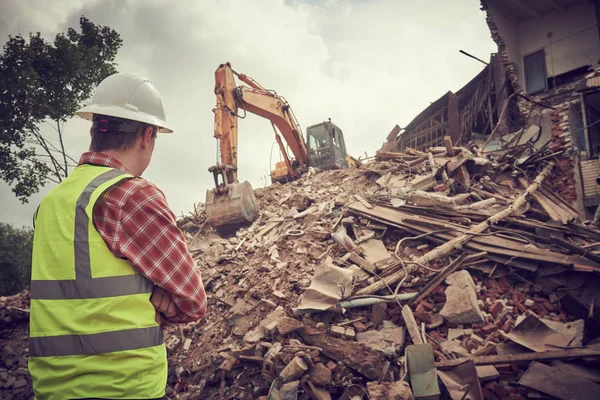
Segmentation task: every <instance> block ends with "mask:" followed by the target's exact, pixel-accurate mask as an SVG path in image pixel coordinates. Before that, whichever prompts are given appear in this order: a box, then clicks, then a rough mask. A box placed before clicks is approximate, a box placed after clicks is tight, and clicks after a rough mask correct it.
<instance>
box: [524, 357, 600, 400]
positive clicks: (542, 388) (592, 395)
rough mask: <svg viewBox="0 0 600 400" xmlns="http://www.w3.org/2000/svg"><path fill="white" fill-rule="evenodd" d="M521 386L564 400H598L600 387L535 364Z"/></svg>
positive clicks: (585, 380) (525, 375) (526, 374)
mask: <svg viewBox="0 0 600 400" xmlns="http://www.w3.org/2000/svg"><path fill="white" fill-rule="evenodd" d="M519 385H523V386H525V387H528V388H531V389H534V390H537V391H538V392H542V393H546V394H549V395H551V396H553V397H556V398H558V399H563V400H597V399H598V394H600V385H598V384H597V383H595V382H592V381H588V380H587V379H582V378H579V377H577V376H574V375H571V374H567V373H561V372H557V371H556V370H555V369H554V368H552V367H550V366H548V365H546V364H542V363H540V362H533V363H532V364H531V365H530V366H529V369H528V370H527V372H525V374H524V375H523V376H522V377H521V379H520V380H519Z"/></svg>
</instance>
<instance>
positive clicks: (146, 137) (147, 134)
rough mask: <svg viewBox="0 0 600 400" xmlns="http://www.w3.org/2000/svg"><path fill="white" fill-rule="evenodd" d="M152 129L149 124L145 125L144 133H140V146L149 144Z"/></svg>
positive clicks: (143, 146)
mask: <svg viewBox="0 0 600 400" xmlns="http://www.w3.org/2000/svg"><path fill="white" fill-rule="evenodd" d="M152 131H153V128H152V127H151V126H147V127H146V128H145V129H144V133H143V134H142V148H146V147H148V146H150V142H151V141H152Z"/></svg>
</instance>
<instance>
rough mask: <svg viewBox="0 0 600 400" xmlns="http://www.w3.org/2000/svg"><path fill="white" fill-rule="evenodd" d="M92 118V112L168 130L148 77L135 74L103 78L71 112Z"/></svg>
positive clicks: (164, 116) (162, 130)
mask: <svg viewBox="0 0 600 400" xmlns="http://www.w3.org/2000/svg"><path fill="white" fill-rule="evenodd" d="M75 114H76V115H78V116H80V117H82V118H85V119H87V120H90V121H91V120H92V116H93V114H101V115H108V116H111V117H117V118H125V119H129V120H132V121H139V122H144V123H147V124H150V125H155V126H158V127H159V130H158V131H159V132H163V133H171V132H173V130H172V129H171V128H170V127H169V126H168V125H167V116H166V113H165V107H164V105H163V100H162V96H161V95H160V93H159V92H158V90H156V88H155V87H154V85H153V84H152V82H150V80H148V79H146V78H144V77H142V76H139V75H135V74H129V73H118V74H114V75H111V76H109V77H108V78H106V79H104V80H103V81H102V82H100V84H99V85H98V87H97V88H96V91H95V92H94V96H93V97H92V101H91V102H90V104H88V105H87V106H85V107H83V108H82V109H81V110H79V111H77V112H76V113H75Z"/></svg>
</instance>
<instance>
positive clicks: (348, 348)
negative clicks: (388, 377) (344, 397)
mask: <svg viewBox="0 0 600 400" xmlns="http://www.w3.org/2000/svg"><path fill="white" fill-rule="evenodd" d="M303 338H304V341H305V342H306V343H308V344H310V345H312V346H317V347H320V348H321V349H323V354H325V355H326V356H327V357H329V358H331V359H333V360H335V361H340V362H343V363H344V364H345V365H347V366H348V367H350V368H352V369H354V370H356V371H357V372H359V373H360V374H362V375H364V376H366V377H367V378H369V379H370V380H378V379H379V378H380V376H381V374H382V372H383V369H384V366H385V364H386V358H385V354H384V353H383V352H379V351H375V350H373V349H371V348H369V347H367V346H365V345H362V344H360V343H356V342H353V341H349V340H344V339H338V338H334V337H331V336H328V335H304V336H303ZM394 369H395V368H394V367H390V368H389V369H388V372H392V373H393V372H394Z"/></svg>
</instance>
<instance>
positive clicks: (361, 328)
mask: <svg viewBox="0 0 600 400" xmlns="http://www.w3.org/2000/svg"><path fill="white" fill-rule="evenodd" d="M352 326H353V327H354V329H356V332H364V331H366V330H367V327H365V324H363V323H362V322H360V321H356V322H353V323H352Z"/></svg>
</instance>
